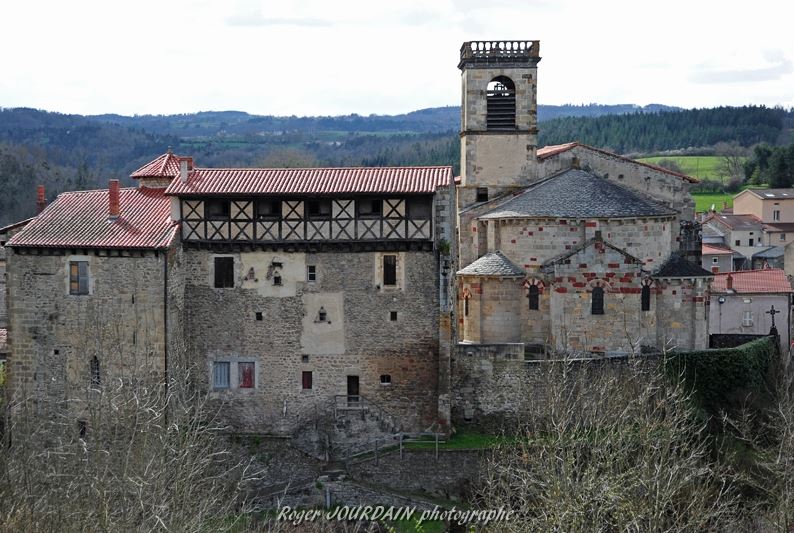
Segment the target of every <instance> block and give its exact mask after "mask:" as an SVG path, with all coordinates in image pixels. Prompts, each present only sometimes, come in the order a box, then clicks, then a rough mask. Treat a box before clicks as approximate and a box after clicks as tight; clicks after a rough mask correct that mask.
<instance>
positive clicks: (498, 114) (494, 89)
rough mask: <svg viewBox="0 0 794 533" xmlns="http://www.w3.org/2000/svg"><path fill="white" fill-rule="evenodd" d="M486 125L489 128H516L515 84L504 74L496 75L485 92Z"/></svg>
mask: <svg viewBox="0 0 794 533" xmlns="http://www.w3.org/2000/svg"><path fill="white" fill-rule="evenodd" d="M485 102H486V118H485V122H486V127H487V129H489V130H514V129H516V86H515V84H514V83H513V80H511V79H510V78H508V77H506V76H497V77H496V78H494V79H493V80H491V82H490V83H489V84H488V87H487V88H486V92H485Z"/></svg>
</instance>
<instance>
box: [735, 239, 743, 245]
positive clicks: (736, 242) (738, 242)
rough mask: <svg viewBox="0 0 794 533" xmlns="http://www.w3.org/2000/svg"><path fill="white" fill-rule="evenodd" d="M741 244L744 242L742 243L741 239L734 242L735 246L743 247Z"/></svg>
mask: <svg viewBox="0 0 794 533" xmlns="http://www.w3.org/2000/svg"><path fill="white" fill-rule="evenodd" d="M741 242H742V241H740V240H739V239H736V240H735V241H734V245H735V246H741V245H742V244H741Z"/></svg>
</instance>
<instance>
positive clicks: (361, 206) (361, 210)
mask: <svg viewBox="0 0 794 533" xmlns="http://www.w3.org/2000/svg"><path fill="white" fill-rule="evenodd" d="M356 214H357V215H358V217H359V218H379V217H380V216H381V215H382V214H383V200H381V199H380V198H362V199H361V200H356Z"/></svg>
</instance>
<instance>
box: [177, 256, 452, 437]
mask: <svg viewBox="0 0 794 533" xmlns="http://www.w3.org/2000/svg"><path fill="white" fill-rule="evenodd" d="M384 253H385V252H384ZM215 255H217V254H213V253H211V252H208V251H196V250H187V251H185V253H184V259H185V271H186V276H187V280H188V282H187V286H186V309H187V336H188V338H189V339H190V351H191V353H192V354H193V355H194V357H196V358H197V360H200V361H204V362H205V364H206V367H205V368H206V374H205V377H206V382H205V386H206V387H207V388H208V389H209V388H210V379H211V369H212V363H213V362H214V361H229V362H230V363H232V366H234V364H235V363H237V362H248V361H251V362H254V363H255V365H256V366H255V370H256V386H255V387H254V388H252V389H242V388H238V387H237V386H236V383H232V388H230V389H228V390H213V391H212V396H213V397H214V399H215V401H216V402H217V403H218V404H219V405H220V404H221V403H222V404H223V409H222V412H221V414H222V416H223V418H224V420H225V422H227V423H228V424H229V425H230V426H231V427H232V428H233V429H235V430H242V431H253V432H290V431H292V430H293V429H294V426H295V425H296V424H297V423H298V422H299V421H300V420H302V419H305V417H306V416H308V415H307V414H310V413H311V412H312V410H313V409H315V407H318V406H327V405H328V402H329V401H330V400H332V399H333V396H334V395H345V394H346V393H347V376H351V375H353V376H359V380H360V394H361V395H362V396H364V397H365V398H367V399H369V400H373V401H375V402H377V404H378V405H380V406H381V407H382V408H383V409H385V410H386V411H388V412H389V413H390V414H391V415H393V418H395V419H397V420H399V421H400V423H401V425H403V426H404V429H410V430H417V429H424V428H425V427H427V426H429V425H430V424H432V423H434V422H435V420H436V417H437V411H438V403H437V402H438V399H437V390H436V387H437V373H438V332H439V322H438V320H439V319H438V316H439V315H438V311H437V310H438V304H439V302H438V273H437V259H436V254H435V253H434V252H402V253H400V254H398V255H399V258H398V278H399V282H398V288H395V289H389V288H384V287H381V286H380V283H381V282H380V276H379V265H380V264H382V259H381V258H382V255H383V253H380V252H361V253H352V252H351V253H342V252H340V253H317V254H304V253H297V252H294V253H288V252H284V253H282V252H244V253H235V254H221V255H229V256H231V257H233V258H234V261H235V287H234V288H230V289H216V288H214V287H213V286H212V272H213V259H214V256H215ZM273 262H280V263H282V265H283V268H282V270H281V275H282V279H283V284H282V285H281V286H279V287H274V286H273V285H272V279H268V274H267V271H268V268H269V267H268V265H272V264H273ZM307 265H313V266H315V267H316V272H317V281H316V282H314V283H308V282H307V281H306V278H305V269H306V266H307ZM251 273H252V275H253V276H254V278H253V279H250V277H249V279H243V278H245V277H248V274H251ZM320 307H324V309H325V310H326V312H327V321H326V322H321V321H319V317H318V310H319V308H320ZM392 312H396V318H397V320H396V321H392V320H391V313H392ZM257 313H260V315H259V316H261V320H257V318H256V317H257ZM303 371H311V372H313V387H312V389H310V390H304V389H303V388H302V381H301V374H302V372H303ZM233 372H234V371H233ZM381 375H389V376H390V377H391V383H390V384H381Z"/></svg>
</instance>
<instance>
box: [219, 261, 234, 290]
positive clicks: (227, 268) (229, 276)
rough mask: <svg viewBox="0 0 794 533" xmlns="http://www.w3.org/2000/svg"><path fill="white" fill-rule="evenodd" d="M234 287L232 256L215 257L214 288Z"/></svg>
mask: <svg viewBox="0 0 794 533" xmlns="http://www.w3.org/2000/svg"><path fill="white" fill-rule="evenodd" d="M233 287H234V257H216V258H215V288H216V289H228V288H233Z"/></svg>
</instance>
